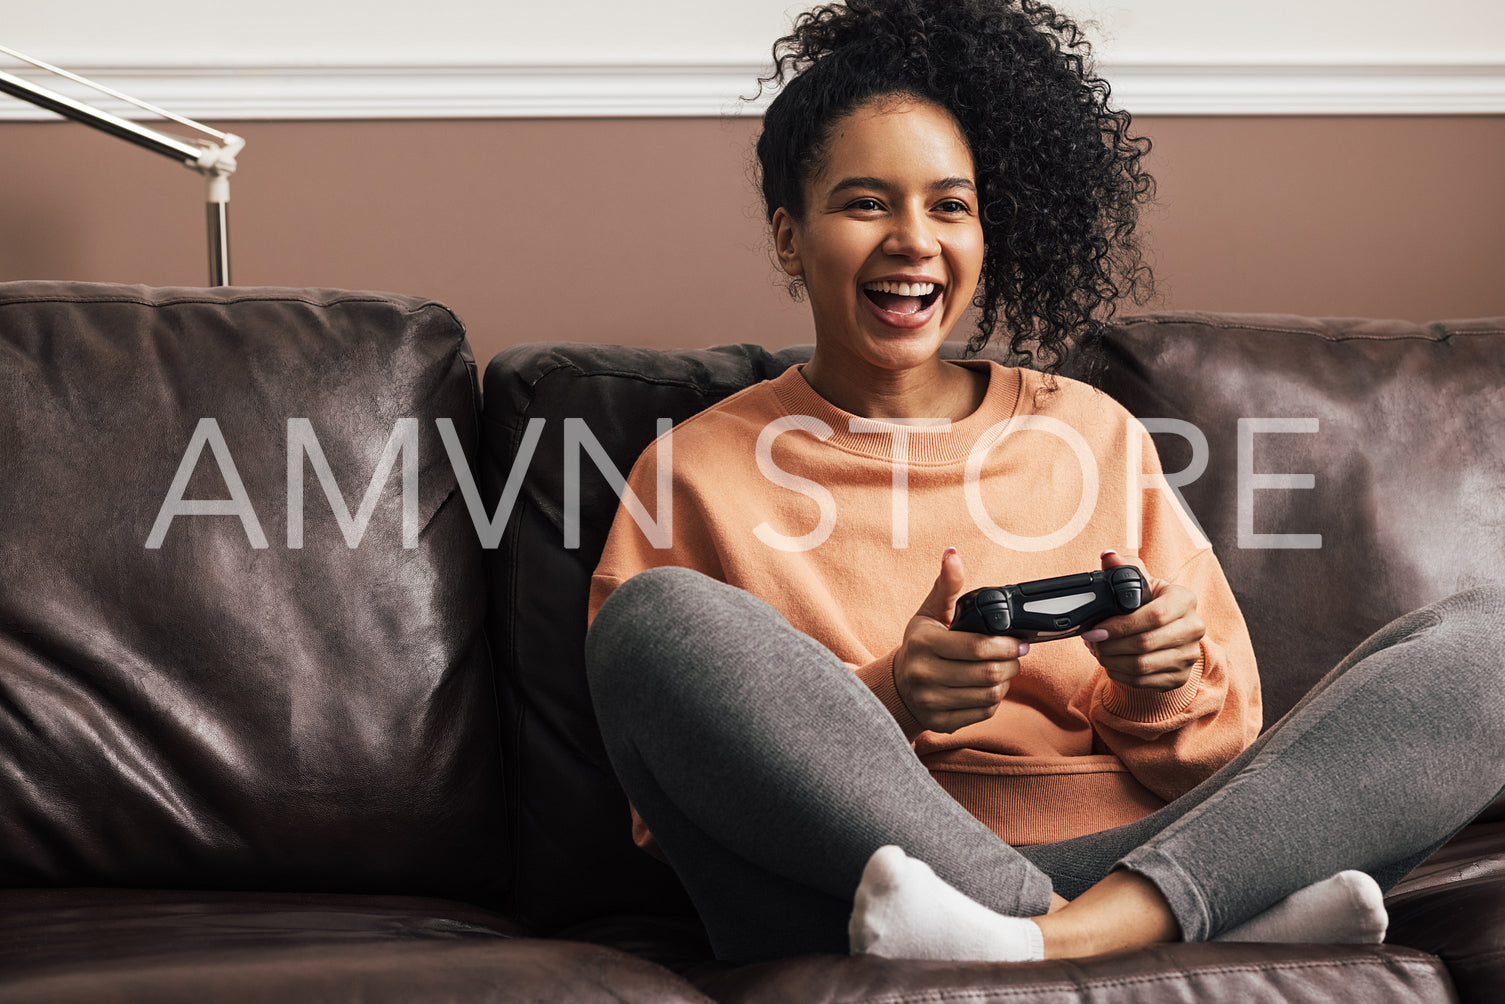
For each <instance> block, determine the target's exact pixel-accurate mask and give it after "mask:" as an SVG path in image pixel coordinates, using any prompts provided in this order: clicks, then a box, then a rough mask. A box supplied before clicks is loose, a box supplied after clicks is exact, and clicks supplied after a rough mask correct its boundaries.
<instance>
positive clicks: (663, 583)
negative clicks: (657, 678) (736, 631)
mask: <svg viewBox="0 0 1505 1004" xmlns="http://www.w3.org/2000/svg"><path fill="white" fill-rule="evenodd" d="M739 593H740V591H739V590H735V589H733V587H731V586H728V585H726V584H725V583H723V582H719V581H717V580H716V579H713V578H711V577H709V576H707V575H704V574H702V573H700V572H697V571H694V570H692V569H688V568H679V567H676V566H665V567H662V568H650V569H647V570H645V571H642V572H639V573H638V574H637V575H634V576H633V577H632V578H630V579H628V580H627V581H626V582H624V583H622V584H621V585H620V586H618V587H617V588H616V590H614V591H613V592H612V594H611V595H610V596H608V597H607V598H606V602H604V603H603V604H602V605H601V609H600V610H598V611H597V612H596V617H595V619H594V620H593V621H592V622H591V626H590V630H589V631H587V632H586V636H585V668H586V674H587V679H588V680H589V682H590V686H591V690H592V693H593V694H595V693H598V692H605V691H607V690H608V689H609V688H611V687H612V685H613V683H614V681H616V680H618V679H622V678H625V679H626V680H627V681H629V683H628V688H627V689H628V690H629V691H631V692H641V690H642V689H643V688H644V687H645V685H647V684H648V681H649V680H650V679H651V678H652V677H653V676H654V675H656V674H659V673H668V674H670V675H671V676H672V675H673V674H674V672H675V670H674V668H673V667H674V666H675V665H677V663H678V662H679V661H680V657H681V656H682V655H683V654H685V650H686V649H687V648H688V647H690V643H691V640H692V636H693V635H694V634H696V633H697V631H698V626H699V625H706V626H709V625H712V624H714V623H716V622H718V621H724V620H725V619H726V616H727V614H726V608H727V607H728V606H730V605H734V604H735V603H736V600H737V597H738V594H739ZM629 696H630V695H629Z"/></svg>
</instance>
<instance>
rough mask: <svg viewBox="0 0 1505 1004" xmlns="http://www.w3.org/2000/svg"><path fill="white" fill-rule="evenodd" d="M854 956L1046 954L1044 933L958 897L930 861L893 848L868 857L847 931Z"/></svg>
mask: <svg viewBox="0 0 1505 1004" xmlns="http://www.w3.org/2000/svg"><path fill="white" fill-rule="evenodd" d="M847 936H848V938H849V939H850V941H851V946H852V954H853V955H859V954H867V955H881V956H884V957H885V958H890V959H938V960H947V961H953V962H964V961H965V962H1027V961H1030V960H1033V959H1043V958H1044V957H1045V946H1044V941H1043V935H1042V934H1041V933H1040V928H1039V927H1037V926H1036V925H1035V924H1034V922H1033V921H1030V920H1027V919H1025V918H1023V917H1005V916H1003V915H1002V914H997V913H994V912H993V911H992V910H989V909H988V908H987V907H985V906H983V905H982V904H981V903H978V902H977V901H975V900H973V899H969V898H968V897H967V896H965V895H963V894H962V893H960V892H958V891H957V890H956V889H955V888H953V887H952V886H951V885H949V884H947V882H946V881H945V880H944V879H942V878H941V877H940V876H938V875H936V873H935V872H933V871H931V869H930V866H929V865H927V864H926V863H925V862H923V861H917V860H915V859H914V858H912V857H909V856H908V855H907V854H905V853H904V851H903V850H902V849H901V848H898V847H895V846H893V845H892V844H890V845H888V846H886V847H880V848H878V849H877V850H876V851H874V852H873V856H872V857H871V858H869V859H868V862H867V867H866V868H864V869H863V871H862V882H861V884H860V885H858V887H857V896H856V898H855V900H854V901H853V904H852V921H851V923H850V924H849V925H848V926H847Z"/></svg>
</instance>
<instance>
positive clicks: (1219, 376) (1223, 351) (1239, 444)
mask: <svg viewBox="0 0 1505 1004" xmlns="http://www.w3.org/2000/svg"><path fill="white" fill-rule="evenodd" d="M1108 352H1109V366H1108V369H1107V371H1106V373H1105V375H1104V378H1103V379H1102V381H1101V384H1100V385H1101V386H1102V387H1103V389H1104V390H1106V391H1107V392H1108V393H1109V394H1111V395H1112V396H1113V397H1114V398H1116V399H1118V400H1119V401H1121V402H1123V404H1124V405H1125V406H1127V407H1128V408H1129V410H1130V411H1132V412H1134V414H1136V415H1138V416H1140V417H1141V418H1151V417H1153V418H1157V419H1161V420H1166V419H1169V420H1173V421H1178V422H1181V423H1186V424H1184V425H1181V426H1178V427H1176V428H1175V429H1174V430H1173V431H1168V432H1164V433H1160V434H1157V435H1156V437H1155V439H1156V443H1157V446H1158V448H1159V452H1160V454H1161V458H1162V460H1163V462H1164V465H1165V469H1166V470H1167V472H1169V473H1170V474H1171V475H1172V480H1174V479H1175V477H1174V475H1175V474H1176V472H1181V471H1186V474H1187V475H1191V474H1194V473H1195V471H1196V469H1197V467H1199V466H1200V460H1199V459H1198V456H1201V457H1205V459H1206V464H1207V466H1206V470H1205V471H1204V472H1203V473H1202V474H1201V475H1200V476H1198V477H1196V479H1195V480H1194V481H1192V482H1191V483H1190V484H1188V485H1186V486H1185V487H1184V488H1182V489H1181V491H1182V493H1183V495H1184V497H1185V500H1186V503H1187V505H1188V507H1189V508H1190V509H1191V511H1192V512H1193V513H1194V514H1195V515H1196V517H1197V519H1198V520H1199V521H1200V522H1201V525H1202V527H1203V529H1204V530H1205V531H1206V533H1207V535H1208V536H1209V537H1210V538H1211V540H1212V544H1213V548H1214V550H1215V551H1216V553H1217V555H1218V558H1219V560H1220V561H1221V562H1222V564H1223V567H1224V570H1225V571H1226V572H1227V574H1228V579H1229V582H1230V583H1231V584H1232V586H1233V591H1234V593H1235V594H1236V595H1237V597H1238V600H1239V604H1240V606H1241V608H1242V610H1243V613H1244V617H1245V619H1246V620H1247V621H1248V624H1249V631H1250V634H1251V636H1252V637H1253V639H1254V650H1255V653H1256V655H1257V656H1258V658H1259V661H1260V676H1261V679H1262V681H1263V684H1264V701H1265V723H1266V725H1267V726H1268V725H1269V724H1270V723H1272V722H1274V721H1275V720H1276V719H1277V718H1278V717H1279V716H1280V715H1282V714H1284V713H1285V712H1286V711H1287V710H1289V709H1290V707H1291V706H1292V705H1293V704H1295V702H1296V701H1297V700H1299V699H1300V697H1301V695H1302V694H1304V693H1306V691H1307V690H1308V689H1309V688H1310V687H1311V685H1312V684H1313V683H1315V682H1316V681H1317V680H1318V679H1320V678H1321V677H1322V676H1323V674H1325V673H1326V672H1327V671H1328V670H1329V669H1330V668H1332V667H1333V666H1334V665H1336V663H1337V661H1338V660H1339V659H1341V658H1342V657H1343V656H1344V655H1346V654H1347V653H1348V652H1349V651H1351V650H1352V649H1353V648H1354V647H1355V646H1357V645H1358V643H1359V642H1361V641H1363V640H1364V639H1365V638H1366V637H1368V636H1369V635H1370V634H1371V633H1373V632H1374V631H1375V630H1376V629H1378V628H1379V627H1381V626H1382V625H1384V624H1386V623H1387V622H1389V621H1390V620H1392V619H1394V618H1395V617H1398V616H1400V615H1401V614H1403V613H1406V612H1408V611H1410V610H1414V609H1416V608H1417V607H1420V606H1423V605H1425V604H1427V603H1431V602H1434V601H1436V600H1439V599H1442V598H1443V597H1445V596H1448V595H1450V594H1452V593H1454V592H1457V591H1459V590H1462V589H1465V588H1468V587H1469V586H1473V585H1478V584H1480V583H1484V582H1499V581H1505V318H1492V319H1489V318H1486V319H1479V320H1468V321H1445V322H1439V323H1436V324H1427V325H1421V324H1413V323H1411V322H1407V321H1379V320H1358V319H1313V318H1303V317H1291V316H1285V315H1247V314H1208V313H1193V312H1177V313H1167V314H1157V315H1150V316H1146V317H1142V318H1135V319H1132V320H1130V321H1127V322H1126V323H1124V324H1123V325H1121V326H1120V327H1119V328H1117V329H1116V330H1115V331H1113V332H1112V334H1111V335H1110V338H1109V343H1108ZM1188 437H1190V438H1188ZM1203 438H1205V444H1203V443H1202V442H1201V440H1202V439H1203ZM1194 445H1195V453H1196V454H1197V455H1196V456H1194ZM1204 447H1205V449H1204ZM1189 466H1190V467H1191V469H1190V470H1188V469H1187V468H1188V467H1189ZM1303 484H1309V485H1310V487H1302V486H1301V485H1303ZM1438 683H1439V685H1440V686H1445V685H1446V681H1438Z"/></svg>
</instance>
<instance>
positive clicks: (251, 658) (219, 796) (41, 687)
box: [0, 282, 507, 900]
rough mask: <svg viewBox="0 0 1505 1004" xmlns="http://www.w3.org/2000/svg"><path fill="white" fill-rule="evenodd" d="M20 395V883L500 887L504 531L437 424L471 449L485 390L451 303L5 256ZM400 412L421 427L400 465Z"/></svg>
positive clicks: (7, 405) (14, 512) (5, 709)
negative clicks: (29, 275) (110, 274)
mask: <svg viewBox="0 0 1505 1004" xmlns="http://www.w3.org/2000/svg"><path fill="white" fill-rule="evenodd" d="M0 402H3V404H0V411H3V416H0V440H3V444H4V445H3V449H0V528H3V529H0V886H3V887H14V886H69V885H96V886H104V885H113V886H147V887H193V888H222V889H279V888H280V889H302V890H310V889H312V890H331V891H351V892H368V891H369V892H394V893H401V892H408V893H421V894H447V895H455V896H465V897H469V898H474V899H482V900H485V899H491V900H495V899H498V898H499V897H500V895H501V892H502V889H501V882H502V880H503V877H504V875H505V868H504V867H503V864H504V862H505V859H506V855H507V851H506V846H505V834H504V830H503V828H502V827H501V825H500V811H499V795H498V793H499V791H500V786H501V767H500V762H499V757H500V743H499V737H498V729H497V719H496V709H495V695H494V687H493V684H492V681H491V674H490V660H489V658H488V655H487V650H486V643H485V637H484V631H483V617H484V609H485V600H484V588H485V586H484V580H483V575H482V554H481V550H480V545H479V542H478V541H477V539H476V535H475V532H474V530H473V529H472V527H471V524H470V519H469V517H468V515H467V513H466V509H465V506H464V505H463V504H462V502H461V501H460V499H459V496H458V494H457V478H456V475H455V474H454V472H453V471H452V469H451V463H450V460H449V458H448V456H447V454H446V449H445V447H444V445H443V444H442V443H441V437H440V431H439V428H438V426H437V425H436V420H446V421H449V422H452V423H453V428H454V430H455V436H456V441H457V442H458V443H459V444H461V445H462V446H463V448H464V450H465V451H466V452H467V454H468V455H469V456H470V457H472V458H473V457H474V456H475V455H476V452H477V423H478V410H479V408H478V399H477V395H476V389H475V367H474V363H473V361H472V359H471V356H470V351H469V349H468V347H467V346H466V344H465V341H464V332H463V329H462V327H461V325H460V323H459V322H458V321H457V320H456V318H455V317H454V316H453V315H452V314H451V313H450V312H449V311H448V310H446V309H445V308H444V307H442V306H439V305H437V304H435V303H432V302H428V301H424V300H419V299H412V298H406V297H397V296H388V295H382V294H366V293H347V292H336V291H320V290H257V289H228V290H225V289H218V290H187V289H184V290H174V289H148V288H144V287H135V286H102V285H86V284H79V283H43V282H22V283H8V284H3V285H0ZM394 430H398V433H399V435H398V439H397V440H396V442H397V443H400V442H401V441H402V440H401V437H402V436H403V435H405V434H407V433H411V434H412V435H413V436H414V437H415V441H414V442H412V443H409V444H407V445H406V446H405V447H404V449H403V451H402V452H401V453H400V454H393V455H392V456H391V459H393V460H394V464H393V467H392V470H391V473H390V475H384V476H383V480H381V481H376V480H375V479H374V478H373V475H374V474H375V473H376V472H377V470H378V466H379V461H380V460H381V458H382V457H383V455H384V452H389V453H390V452H391V451H388V449H387V448H388V445H389V440H391V439H392V437H393V433H394ZM290 441H291V442H293V443H294V444H295V445H296V447H297V449H296V451H295V452H296V455H297V462H296V463H295V464H294V465H292V466H293V467H294V468H296V470H297V471H298V472H299V476H301V478H302V481H303V484H302V490H301V493H299V494H298V496H297V497H296V498H294V499H293V500H292V502H291V503H290V501H289V495H288V483H289V467H290V465H289V443H290ZM394 445H395V443H394ZM413 447H416V453H415V452H414V450H413ZM221 453H223V455H221ZM414 460H416V467H414V468H413V472H414V473H415V474H416V484H415V485H414V488H415V489H416V491H415V492H414V493H412V495H411V496H410V497H411V501H412V508H411V512H410V513H409V517H410V518H411V519H412V520H413V523H412V526H411V527H409V528H408V532H409V537H410V540H409V541H408V542H409V543H412V544H413V545H414V546H411V547H408V546H404V543H405V542H404V539H403V538H404V532H405V531H404V526H403V520H404V512H403V509H404V504H405V502H404V484H403V477H404V470H405V468H406V467H407V465H408V463H409V462H410V461H414ZM462 466H463V465H462ZM321 467H322V468H323V469H324V471H326V472H327V473H328V474H329V475H332V479H333V483H334V485H335V486H336V489H337V491H338V493H339V494H340V495H341V496H342V498H341V499H340V506H339V507H338V508H336V506H335V505H334V504H333V503H332V502H331V501H329V499H328V497H327V496H326V488H325V487H324V484H323V480H322V479H321V475H320V468H321ZM180 475H181V476H182V477H184V478H186V480H184V481H181V482H177V483H175V479H176V478H178V477H179V476H180ZM466 475H467V476H469V475H470V472H469V471H468V470H467V471H466ZM368 486H370V491H369V494H368ZM237 499H238V500H239V501H237ZM203 500H220V501H219V502H218V505H217V506H216V504H215V503H214V502H212V501H211V502H206V501H203ZM363 500H364V501H366V502H367V503H369V504H370V505H371V506H372V508H371V509H370V510H369V513H368V515H369V518H368V519H367V520H366V522H365V528H364V535H363V536H358V537H356V532H357V531H358V529H359V524H360V522H361V521H362V518H363V513H366V510H363V509H362V502H363ZM196 507H197V508H198V509H200V510H201V512H200V514H195V513H194V512H193V511H192V510H193V509H195V508H196ZM217 507H218V508H220V509H221V510H222V511H221V512H220V513H218V514H214V513H209V514H202V510H204V509H215V508H217ZM226 508H234V509H235V510H236V512H235V514H226V513H225V512H224V511H223V510H224V509H226ZM300 511H301V513H302V519H301V522H302V530H301V536H302V541H301V546H296V547H295V546H292V543H290V540H289V537H290V532H289V531H290V524H292V525H293V526H294V535H295V536H296V523H297V519H296V518H293V519H290V513H297V512H300ZM347 513H348V516H347ZM337 514H338V515H337ZM165 517H166V519H165V521H164V518H165ZM342 521H343V522H344V523H345V524H346V528H347V529H348V530H349V531H350V533H351V536H352V538H354V539H356V544H357V546H350V543H349V541H347V538H346V532H345V529H342V526H341V522H342ZM154 538H155V539H154Z"/></svg>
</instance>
